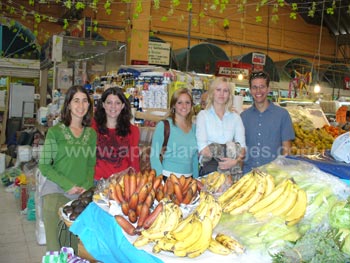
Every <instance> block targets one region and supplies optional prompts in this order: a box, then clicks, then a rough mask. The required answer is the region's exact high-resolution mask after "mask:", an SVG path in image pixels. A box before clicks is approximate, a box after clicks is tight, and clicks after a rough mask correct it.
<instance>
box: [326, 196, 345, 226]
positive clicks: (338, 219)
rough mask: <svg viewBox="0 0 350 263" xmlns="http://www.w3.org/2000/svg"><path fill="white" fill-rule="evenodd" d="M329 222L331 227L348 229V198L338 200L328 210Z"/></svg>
mask: <svg viewBox="0 0 350 263" xmlns="http://www.w3.org/2000/svg"><path fill="white" fill-rule="evenodd" d="M329 223H330V225H331V226H332V227H334V228H337V229H340V228H348V229H350V198H349V199H348V200H347V201H338V202H337V203H335V204H334V206H333V207H332V208H331V210H330V214H329Z"/></svg>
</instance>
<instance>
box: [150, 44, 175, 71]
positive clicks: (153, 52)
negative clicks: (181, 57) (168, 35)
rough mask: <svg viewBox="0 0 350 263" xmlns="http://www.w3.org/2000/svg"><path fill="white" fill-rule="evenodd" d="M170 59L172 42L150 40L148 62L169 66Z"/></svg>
mask: <svg viewBox="0 0 350 263" xmlns="http://www.w3.org/2000/svg"><path fill="white" fill-rule="evenodd" d="M169 61H170V44H169V43H161V42H152V41H150V42H148V64H150V65H164V66H168V65H169Z"/></svg>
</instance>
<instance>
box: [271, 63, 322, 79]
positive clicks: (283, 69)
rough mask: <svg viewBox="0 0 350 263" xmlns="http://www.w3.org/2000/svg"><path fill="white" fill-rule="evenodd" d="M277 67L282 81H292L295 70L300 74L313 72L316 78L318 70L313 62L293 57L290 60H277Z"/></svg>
mask: <svg viewBox="0 0 350 263" xmlns="http://www.w3.org/2000/svg"><path fill="white" fill-rule="evenodd" d="M275 67H276V69H277V71H278V73H279V76H280V80H281V81H290V80H291V79H292V78H293V77H294V76H295V74H294V72H295V71H297V72H299V73H300V74H305V73H307V72H312V76H313V78H314V79H315V78H316V74H317V72H316V70H315V68H314V67H313V64H312V63H311V62H309V61H308V60H306V59H303V58H291V59H288V60H283V61H278V62H275Z"/></svg>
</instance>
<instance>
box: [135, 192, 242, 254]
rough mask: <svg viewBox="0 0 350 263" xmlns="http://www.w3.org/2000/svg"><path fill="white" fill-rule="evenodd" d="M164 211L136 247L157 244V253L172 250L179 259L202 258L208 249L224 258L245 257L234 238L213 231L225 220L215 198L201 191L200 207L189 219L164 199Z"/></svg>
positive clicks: (136, 241)
mask: <svg viewBox="0 0 350 263" xmlns="http://www.w3.org/2000/svg"><path fill="white" fill-rule="evenodd" d="M163 202H164V205H163V210H162V211H161V213H160V214H159V216H158V217H157V219H156V220H155V222H154V224H152V226H151V227H150V228H148V229H146V230H143V231H142V232H141V235H140V236H139V237H138V238H137V239H136V240H135V242H134V246H136V247H141V246H144V245H146V244H149V243H150V242H151V243H153V244H154V245H153V250H152V251H153V253H159V252H160V251H169V252H172V253H174V255H176V256H178V257H189V258H194V257H198V256H199V255H201V254H202V253H204V252H205V251H206V250H207V249H208V250H209V251H211V252H213V253H216V254H220V255H228V254H231V253H233V252H234V253H238V254H241V253H243V251H244V248H243V246H242V245H241V244H240V243H239V242H238V241H237V240H235V239H233V238H232V237H230V236H228V235H225V234H223V233H218V234H216V236H215V238H213V237H212V236H213V230H214V228H215V227H216V225H217V224H218V222H219V220H220V218H221V207H220V205H219V203H218V202H217V201H216V200H215V198H214V197H213V196H212V195H211V194H208V193H205V192H201V193H200V198H199V204H198V206H197V207H196V208H195V209H194V210H193V211H192V213H191V214H190V215H188V216H187V217H186V218H183V217H182V214H181V210H179V209H178V207H176V204H173V203H172V202H170V203H169V202H167V201H166V200H163Z"/></svg>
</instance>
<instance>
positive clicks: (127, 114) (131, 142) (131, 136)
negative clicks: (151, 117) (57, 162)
mask: <svg viewBox="0 0 350 263" xmlns="http://www.w3.org/2000/svg"><path fill="white" fill-rule="evenodd" d="M131 119H132V114H131V106H130V102H129V101H128V99H127V98H126V97H125V95H124V92H123V90H122V89H121V88H118V87H111V88H108V89H106V90H105V91H104V92H103V94H102V96H101V99H100V100H99V102H98V104H97V107H96V111H95V115H94V119H93V122H92V127H93V128H94V129H95V131H96V133H97V148H96V166H95V176H94V179H95V180H100V179H102V178H104V179H107V178H109V177H110V176H111V175H112V174H114V173H118V172H121V171H123V170H125V169H127V168H129V167H132V168H134V169H135V171H136V172H138V171H139V170H140V165H139V146H138V144H139V139H140V132H139V129H138V127H137V126H135V125H133V124H131V122H130V120H131Z"/></svg>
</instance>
